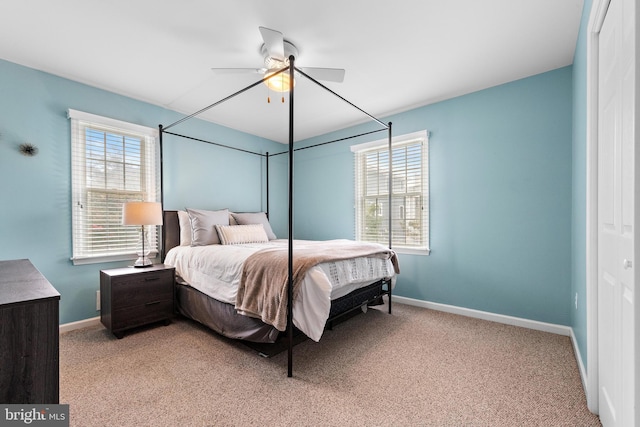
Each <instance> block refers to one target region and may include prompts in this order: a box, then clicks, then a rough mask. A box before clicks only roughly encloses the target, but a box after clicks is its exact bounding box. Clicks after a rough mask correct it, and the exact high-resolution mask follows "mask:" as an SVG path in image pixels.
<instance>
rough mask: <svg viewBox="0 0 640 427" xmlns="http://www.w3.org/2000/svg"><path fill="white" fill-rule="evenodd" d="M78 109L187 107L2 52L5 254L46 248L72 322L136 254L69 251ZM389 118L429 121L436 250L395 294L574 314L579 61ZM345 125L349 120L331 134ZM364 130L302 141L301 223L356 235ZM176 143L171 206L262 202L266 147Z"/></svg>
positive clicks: (188, 128) (413, 263)
mask: <svg viewBox="0 0 640 427" xmlns="http://www.w3.org/2000/svg"><path fill="white" fill-rule="evenodd" d="M68 108H74V109H77V110H82V111H87V112H90V113H95V114H100V115H104V116H108V117H113V118H116V119H120V120H126V121H130V122H133V123H138V124H142V125H146V126H151V127H155V126H157V124H158V123H163V124H166V123H171V122H173V121H174V120H176V119H177V118H179V117H180V116H179V115H178V114H176V113H174V112H171V111H168V110H165V109H162V108H160V107H156V106H152V105H149V104H146V103H143V102H139V101H135V100H132V99H129V98H126V97H122V96H118V95H115V94H112V93H109V92H106V91H102V90H99V89H96V88H92V87H88V86H85V85H82V84H79V83H76V82H72V81H69V80H65V79H61V78H58V77H55V76H51V75H49V74H46V73H42V72H39V71H36V70H32V69H29V68H25V67H21V66H19V65H16V64H12V63H8V62H5V61H0V181H1V182H2V184H1V187H0V200H2V204H3V207H4V209H2V210H1V211H0V259H15V258H30V259H31V260H32V261H33V262H34V264H35V265H36V267H38V268H39V269H40V270H41V271H42V272H43V274H45V276H46V277H47V278H48V279H49V280H50V281H51V282H52V283H53V284H54V286H55V287H56V288H57V289H58V290H59V291H60V292H61V294H62V300H61V322H62V323H66V322H71V321H75V320H81V319H85V318H90V317H94V316H96V315H98V313H97V312H96V311H95V291H96V290H97V289H98V271H99V270H100V269H102V268H111V267H116V266H119V265H123V264H118V263H109V264H97V265H88V266H73V265H71V262H70V261H69V257H70V256H71V230H70V227H71V211H70V178H71V177H70V148H69V123H68V120H67V118H66V110H67V109H68ZM386 120H391V121H393V124H394V134H395V135H400V134H404V133H410V132H414V131H418V130H422V129H428V130H429V131H431V141H430V144H431V149H430V156H431V175H430V180H431V248H432V254H431V255H430V256H428V257H425V256H415V255H401V267H402V274H401V276H400V279H399V281H398V287H397V293H398V294H399V295H402V296H406V297H410V298H416V299H421V300H428V301H433V302H440V303H444V304H451V305H457V306H461V307H468V308H473V309H479V310H485V311H489V312H494V313H499V314H506V315H513V316H518V317H524V318H527V319H533V320H540V321H545V322H551V323H556V324H563V325H568V324H571V320H572V318H571V313H570V309H571V292H572V287H571V284H572V281H571V278H572V270H571V266H572V263H571V261H572V257H571V248H572V242H573V241H572V239H571V230H572V227H571V220H572V191H571V185H572V173H571V161H572V155H574V154H573V153H572V145H571V141H572V137H571V132H572V127H571V122H572V68H571V67H566V68H562V69H559V70H555V71H551V72H549V73H545V74H541V75H537V76H533V77H530V78H527V79H523V80H519V81H516V82H512V83H509V84H506V85H502V86H498V87H494V88H490V89H487V90H484V91H480V92H476V93H473V94H470V95H466V96H462V97H459V98H455V99H451V100H448V101H444V102H440V103H437V104H433V105H429V106H426V107H422V108H418V109H415V110H412V111H409V112H406V113H403V114H398V115H396V116H393V117H390V118H387V119H386ZM174 130H175V131H176V132H184V133H187V134H189V135H190V136H195V137H200V138H203V139H208V140H214V141H215V142H220V143H223V144H225V143H227V144H230V145H236V146H241V147H243V148H248V149H252V150H257V151H270V152H278V151H281V150H282V149H283V146H282V145H280V144H277V143H273V142H270V141H264V140H261V139H259V138H255V137H252V136H248V135H246V134H242V133H240V132H235V131H232V130H229V129H226V128H222V127H219V126H215V125H213V124H210V123H204V122H199V121H195V122H189V123H188V124H185V125H181V126H180V127H176V128H174ZM349 133H350V132H349ZM346 134H347V132H336V133H335V134H332V135H327V136H325V137H324V138H322V140H326V139H331V138H333V137H337V136H341V135H346ZM384 137H385V134H384V133H382V134H378V135H377V136H374V137H372V138H373V139H380V138H384ZM372 138H368V139H372ZM320 140H321V138H317V139H314V140H313V141H309V143H312V142H316V141H320ZM24 141H29V142H32V143H34V144H36V145H38V147H39V148H40V153H39V154H38V156H36V157H33V158H27V157H24V156H21V155H20V154H19V153H18V152H17V149H16V146H17V144H19V143H21V142H24ZM356 142H364V141H363V138H360V139H359V140H358V141H349V142H345V143H336V144H332V145H329V146H324V147H319V148H315V149H313V150H306V151H300V152H298V153H297V154H296V166H295V173H296V185H295V192H296V205H295V217H296V220H295V237H297V238H314V239H322V238H339V237H353V229H354V225H353V155H352V153H351V152H350V150H349V145H350V144H352V143H356ZM164 154H165V202H166V205H165V206H166V207H167V208H170V209H172V208H181V207H184V206H197V207H203V208H207V207H210V208H220V207H229V208H231V209H235V210H257V209H263V208H264V196H263V186H264V183H262V184H261V183H260V176H262V174H263V172H264V167H265V165H264V162H263V161H261V160H259V159H256V158H252V157H251V156H246V155H244V154H241V153H238V154H236V153H235V152H233V151H229V150H226V149H222V148H219V147H215V146H209V145H203V144H201V143H197V142H190V141H187V140H182V139H178V138H175V137H167V138H166V139H165V153H164ZM231 165H233V166H231ZM270 174H271V179H272V184H271V209H272V212H275V213H276V214H275V215H274V218H273V221H274V229H275V231H276V233H277V234H278V235H279V236H280V237H286V193H285V192H284V191H282V189H283V188H286V158H285V157H284V156H280V157H278V158H275V159H272V161H271V165H270ZM257 200H259V201H257Z"/></svg>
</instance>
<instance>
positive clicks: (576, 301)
mask: <svg viewBox="0 0 640 427" xmlns="http://www.w3.org/2000/svg"><path fill="white" fill-rule="evenodd" d="M574 302H575V304H576V310H577V309H578V293H577V292H576V297H575V300H574Z"/></svg>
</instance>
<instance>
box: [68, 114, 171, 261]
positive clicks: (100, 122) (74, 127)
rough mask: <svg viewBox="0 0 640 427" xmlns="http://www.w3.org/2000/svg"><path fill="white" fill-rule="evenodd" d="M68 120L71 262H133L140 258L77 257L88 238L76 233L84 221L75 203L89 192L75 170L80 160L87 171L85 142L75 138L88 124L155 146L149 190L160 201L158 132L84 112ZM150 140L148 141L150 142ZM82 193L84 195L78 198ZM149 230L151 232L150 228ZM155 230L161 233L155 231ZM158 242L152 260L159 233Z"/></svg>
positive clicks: (151, 199) (157, 250)
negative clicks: (152, 176) (69, 135)
mask: <svg viewBox="0 0 640 427" xmlns="http://www.w3.org/2000/svg"><path fill="white" fill-rule="evenodd" d="M67 118H68V119H69V120H70V124H71V126H70V130H71V138H70V143H71V216H72V217H71V240H72V242H71V243H72V245H71V250H72V254H71V258H70V259H71V261H72V263H73V265H86V264H96V263H105V262H116V261H128V260H134V259H136V258H138V255H137V254H136V253H135V252H131V253H119V254H102V255H87V254H81V255H79V254H77V253H76V245H77V244H79V243H78V242H77V240H78V239H80V240H82V239H84V238H86V236H85V235H84V234H83V235H82V236H78V237H76V233H77V232H78V228H79V227H80V228H82V226H81V221H82V220H81V219H78V218H77V217H76V216H77V215H79V214H78V213H77V212H76V203H78V202H79V201H81V200H84V199H85V197H84V195H83V194H84V193H86V191H87V186H86V176H79V177H77V176H75V172H76V171H74V168H75V167H76V166H75V164H76V162H77V161H78V160H79V159H80V161H81V162H82V165H83V167H86V155H85V154H84V152H83V150H82V148H83V147H84V146H85V142H84V139H83V140H82V141H80V142H79V141H77V140H76V138H77V137H78V135H79V131H80V128H81V127H83V126H85V125H86V124H89V125H93V126H95V127H96V128H111V129H113V131H115V132H122V133H123V134H133V135H136V136H139V137H143V138H144V140H145V141H146V142H145V143H152V144H153V145H154V150H155V151H154V153H153V154H152V158H151V159H152V161H153V163H154V165H153V166H152V167H151V172H152V174H154V175H155V177H154V178H152V182H153V183H154V184H152V187H155V188H149V189H148V191H147V193H148V194H151V195H153V197H151V198H150V200H148V201H158V200H159V199H160V182H159V179H160V176H159V168H160V164H159V160H160V156H159V151H158V150H159V148H158V146H157V145H158V135H159V132H158V129H154V128H150V127H147V126H142V125H137V124H134V123H129V122H125V121H121V120H116V119H112V118H109V117H103V116H99V115H96V114H91V113H86V112H83V111H78V110H73V109H68V111H67ZM149 138H150V139H151V141H148V140H147V139H149ZM81 175H82V174H81ZM79 193H83V194H79ZM147 230H150V228H148V227H147ZM156 230H158V229H157V228H156ZM157 235H158V239H157V244H158V247H156V248H155V249H153V250H152V252H151V254H150V258H153V257H156V256H157V255H158V254H159V252H160V250H159V245H160V243H159V241H160V232H157Z"/></svg>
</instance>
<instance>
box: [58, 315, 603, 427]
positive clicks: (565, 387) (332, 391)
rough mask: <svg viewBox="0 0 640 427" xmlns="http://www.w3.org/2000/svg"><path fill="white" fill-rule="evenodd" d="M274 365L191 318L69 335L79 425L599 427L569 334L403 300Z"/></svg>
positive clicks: (69, 380)
mask: <svg viewBox="0 0 640 427" xmlns="http://www.w3.org/2000/svg"><path fill="white" fill-rule="evenodd" d="M385 309H386V306H385V307H383V308H380V309H375V310H374V309H370V310H369V311H368V312H367V313H366V314H361V315H358V316H356V317H354V318H352V319H350V320H348V321H347V322H345V323H342V324H340V325H338V326H336V327H335V328H334V330H333V331H326V332H325V334H324V336H323V338H322V339H321V340H320V342H319V343H315V342H313V341H310V340H307V341H305V342H304V343H302V344H299V345H298V346H297V347H295V348H294V377H293V378H287V375H286V371H287V355H286V352H284V353H281V354H279V355H277V356H275V357H273V358H270V359H265V358H261V357H259V356H257V355H256V354H255V352H253V351H252V350H249V349H248V348H247V347H245V346H243V345H241V344H239V343H237V342H233V341H230V340H227V339H224V338H221V337H220V336H219V335H216V334H215V333H213V332H209V331H208V330H206V329H205V328H203V327H200V326H198V325H196V324H194V323H192V322H190V321H187V320H184V319H177V320H176V321H174V322H173V323H172V324H171V325H169V326H166V327H165V326H157V327H151V328H144V329H140V330H137V331H135V332H132V333H130V334H128V335H126V336H125V337H124V338H123V339H122V340H118V339H116V338H114V337H112V336H110V335H109V334H108V333H107V331H106V330H105V329H103V328H101V327H91V328H86V329H82V330H77V331H72V332H68V333H65V334H63V335H62V336H61V339H60V374H61V378H60V403H68V404H69V405H70V412H71V425H72V426H344V425H351V426H358V425H363V426H364V425H367V426H378V425H379V426H597V425H600V422H599V420H598V417H597V416H595V415H593V414H591V413H590V412H589V411H588V410H587V407H586V400H585V396H584V393H583V390H582V386H581V383H580V377H579V373H578V368H577V365H576V361H575V357H574V354H573V350H572V346H571V342H570V340H569V338H568V337H564V336H558V335H554V334H549V333H544V332H538V331H532V330H528V329H522V328H518V327H514V326H507V325H502V324H498V323H493V322H487V321H482V320H477V319H471V318H466V317H462V316H456V315H452V314H447V313H441V312H437V311H432V310H427V309H423V308H417V307H412V306H407V305H401V304H395V305H394V313H393V314H392V315H388V314H387V313H386V312H385V311H384V310H385Z"/></svg>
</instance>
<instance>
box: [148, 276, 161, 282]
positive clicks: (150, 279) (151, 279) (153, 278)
mask: <svg viewBox="0 0 640 427" xmlns="http://www.w3.org/2000/svg"><path fill="white" fill-rule="evenodd" d="M154 280H160V278H159V277H147V278H145V279H144V281H145V282H153V281H154Z"/></svg>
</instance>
